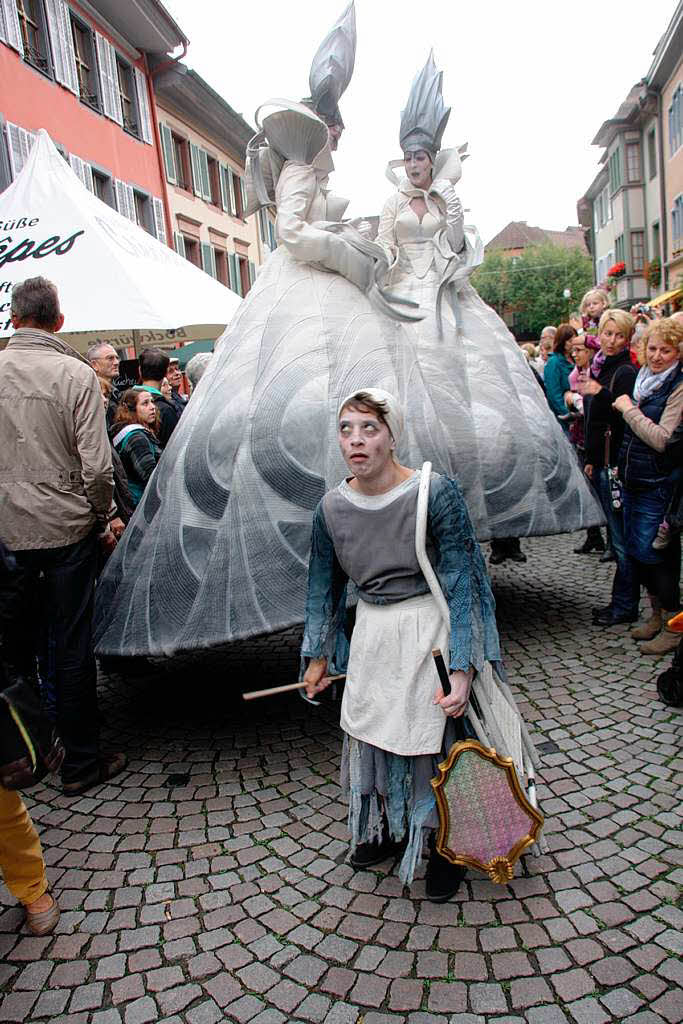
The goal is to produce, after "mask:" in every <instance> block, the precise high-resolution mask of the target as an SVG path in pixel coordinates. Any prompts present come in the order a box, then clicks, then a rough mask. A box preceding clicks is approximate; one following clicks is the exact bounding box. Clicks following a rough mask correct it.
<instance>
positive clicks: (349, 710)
mask: <svg viewBox="0 0 683 1024" xmlns="http://www.w3.org/2000/svg"><path fill="white" fill-rule="evenodd" d="M435 647H439V648H441V650H442V652H443V653H444V657H445V660H446V662H448V628H447V626H446V624H445V623H444V621H443V618H442V617H441V613H440V612H439V609H438V607H437V605H436V602H435V601H434V598H433V597H432V595H431V594H423V595H420V596H419V597H412V598H409V599H408V600H406V601H397V602H395V603H394V604H383V605H378V604H369V603H367V602H365V601H362V600H360V601H359V602H358V608H357V611H356V624H355V626H354V630H353V636H352V638H351V652H350V655H349V663H348V668H347V671H346V685H345V688H344V699H343V701H342V709H341V723H340V724H341V727H342V729H343V730H344V732H346V733H348V735H349V736H352V737H353V738H354V739H357V740H362V741H363V742H364V743H371V744H372V745H373V746H375V747H379V748H380V750H386V751H389V752H390V753H393V754H402V755H404V756H408V757H411V756H415V755H418V754H437V753H439V751H440V750H441V746H442V742H443V733H444V728H445V725H446V715H445V714H444V713H443V711H442V710H441V708H440V707H439V705H438V704H434V703H433V701H434V695H435V693H436V691H437V689H438V688H439V677H438V675H437V672H436V667H435V665H434V659H433V658H432V650H433V649H434V648H435Z"/></svg>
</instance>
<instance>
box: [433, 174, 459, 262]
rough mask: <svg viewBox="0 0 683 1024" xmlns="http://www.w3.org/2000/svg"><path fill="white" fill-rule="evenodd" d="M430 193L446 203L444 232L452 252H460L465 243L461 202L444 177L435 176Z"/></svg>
mask: <svg viewBox="0 0 683 1024" xmlns="http://www.w3.org/2000/svg"><path fill="white" fill-rule="evenodd" d="M429 192H430V195H437V196H439V197H440V198H441V199H443V201H444V203H445V204H446V234H447V237H448V242H449V244H450V246H451V248H452V250H453V252H460V250H461V249H462V247H463V245H464V244H465V215H464V213H463V210H462V203H461V202H460V200H459V199H458V197H457V195H456V194H455V189H454V188H453V186H452V185H451V183H450V181H448V180H447V179H446V178H437V179H436V181H434V182H432V187H431V188H430V190H429Z"/></svg>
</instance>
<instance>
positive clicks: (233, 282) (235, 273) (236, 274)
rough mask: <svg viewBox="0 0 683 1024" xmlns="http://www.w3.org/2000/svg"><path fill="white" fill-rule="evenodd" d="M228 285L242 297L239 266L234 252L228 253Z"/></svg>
mask: <svg viewBox="0 0 683 1024" xmlns="http://www.w3.org/2000/svg"><path fill="white" fill-rule="evenodd" d="M229 262H230V287H231V288H232V290H233V291H234V292H236V293H237V294H238V295H239V296H240V298H241V297H242V279H241V277H240V268H239V262H238V259H237V256H236V255H235V253H234V252H231V253H230V256H229Z"/></svg>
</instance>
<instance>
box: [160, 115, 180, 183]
mask: <svg viewBox="0 0 683 1024" xmlns="http://www.w3.org/2000/svg"><path fill="white" fill-rule="evenodd" d="M159 130H160V132H161V148H162V150H163V153H164V166H165V168H166V180H167V181H170V183H171V185H177V183H178V172H177V170H176V166H175V155H174V152H173V133H172V132H171V129H170V128H169V127H168V125H167V124H164V122H163V121H160V122H159Z"/></svg>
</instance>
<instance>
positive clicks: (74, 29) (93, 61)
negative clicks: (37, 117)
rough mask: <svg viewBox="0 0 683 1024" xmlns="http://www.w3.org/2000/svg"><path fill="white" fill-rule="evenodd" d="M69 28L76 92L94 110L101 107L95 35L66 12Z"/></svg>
mask: <svg viewBox="0 0 683 1024" xmlns="http://www.w3.org/2000/svg"><path fill="white" fill-rule="evenodd" d="M68 20H69V23H70V24H69V28H70V32H71V40H72V45H73V52H74V59H75V62H76V75H77V78H78V92H79V96H80V98H81V100H82V101H83V103H87V104H88V106H89V107H93V108H94V109H95V110H101V109H102V101H101V100H100V92H101V90H100V88H99V85H98V79H97V57H96V56H95V35H94V33H93V30H92V29H91V28H90V26H89V25H86V23H85V22H83V21H81V20H80V19H79V18H77V17H76V16H75V15H74V13H73V11H69V12H68Z"/></svg>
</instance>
